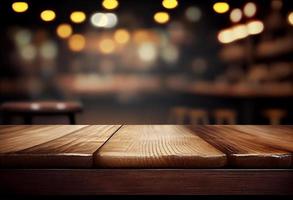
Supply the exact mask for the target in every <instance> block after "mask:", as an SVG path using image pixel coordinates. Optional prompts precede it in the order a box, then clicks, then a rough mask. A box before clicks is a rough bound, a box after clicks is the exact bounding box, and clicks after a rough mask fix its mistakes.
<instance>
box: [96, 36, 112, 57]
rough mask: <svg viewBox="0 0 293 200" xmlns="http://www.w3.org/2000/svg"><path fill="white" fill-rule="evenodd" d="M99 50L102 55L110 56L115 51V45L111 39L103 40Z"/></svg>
mask: <svg viewBox="0 0 293 200" xmlns="http://www.w3.org/2000/svg"><path fill="white" fill-rule="evenodd" d="M99 48H100V51H101V52H102V53H104V54H110V53H113V51H114V50H115V43H114V41H113V40H111V39H103V40H101V42H100V44H99Z"/></svg>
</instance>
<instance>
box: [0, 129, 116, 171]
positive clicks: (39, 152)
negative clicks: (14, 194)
mask: <svg viewBox="0 0 293 200" xmlns="http://www.w3.org/2000/svg"><path fill="white" fill-rule="evenodd" d="M70 127H75V126H70ZM119 128H120V125H100V126H99V125H95V126H83V127H82V128H79V129H75V130H74V131H71V133H70V134H66V135H64V136H62V137H59V138H56V139H54V140H50V141H48V142H45V143H40V144H39V145H36V146H33V147H31V148H27V149H24V150H21V151H17V152H14V153H13V154H11V153H10V154H4V155H1V156H0V164H2V166H5V167H17V168H24V167H29V168H52V167H54V168H55V167H56V168H57V167H58V168H91V167H92V165H93V153H94V152H95V151H96V150H97V149H99V148H100V147H101V146H102V145H103V144H104V143H105V142H106V141H107V140H108V139H109V138H110V137H111V136H112V134H114V133H115V132H116V131H117V130H118V129H119ZM54 130H55V131H56V134H58V132H57V131H58V130H56V129H54ZM50 132H52V130H50ZM43 136H44V137H47V134H44V135H43ZM31 137H33V135H31Z"/></svg>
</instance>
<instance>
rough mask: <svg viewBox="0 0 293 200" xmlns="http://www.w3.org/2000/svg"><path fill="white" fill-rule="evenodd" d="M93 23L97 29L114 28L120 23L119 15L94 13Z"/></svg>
mask: <svg viewBox="0 0 293 200" xmlns="http://www.w3.org/2000/svg"><path fill="white" fill-rule="evenodd" d="M91 23H92V25H93V26H95V27H101V28H113V27H114V26H116V25H117V23H118V18H117V15H116V14H114V13H100V12H98V13H94V14H93V15H92V16H91Z"/></svg>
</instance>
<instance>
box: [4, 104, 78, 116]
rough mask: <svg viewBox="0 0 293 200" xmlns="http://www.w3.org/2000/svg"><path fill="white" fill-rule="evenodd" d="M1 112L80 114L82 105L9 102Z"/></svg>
mask: <svg viewBox="0 0 293 200" xmlns="http://www.w3.org/2000/svg"><path fill="white" fill-rule="evenodd" d="M1 110H2V111H4V112H10V113H32V114H33V113H34V114H42V113H52V114H55V113H67V112H80V111H81V110H82V107H81V104H79V103H77V102H61V101H60V102H59V101H56V102H54V101H40V102H38V101H36V102H8V103H4V104H2V106H1Z"/></svg>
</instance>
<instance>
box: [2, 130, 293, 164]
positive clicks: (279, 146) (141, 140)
mask: <svg viewBox="0 0 293 200" xmlns="http://www.w3.org/2000/svg"><path fill="white" fill-rule="evenodd" d="M292 152H293V126H252V125H251V126H241V125H233V126H222V125H218V126H183V125H124V126H120V125H78V126H77V125H76V126H72V125H49V126H48V125H36V126H8V125H5V126H0V167H1V168H10V167H12V168H92V167H94V168H291V167H293V155H292Z"/></svg>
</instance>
